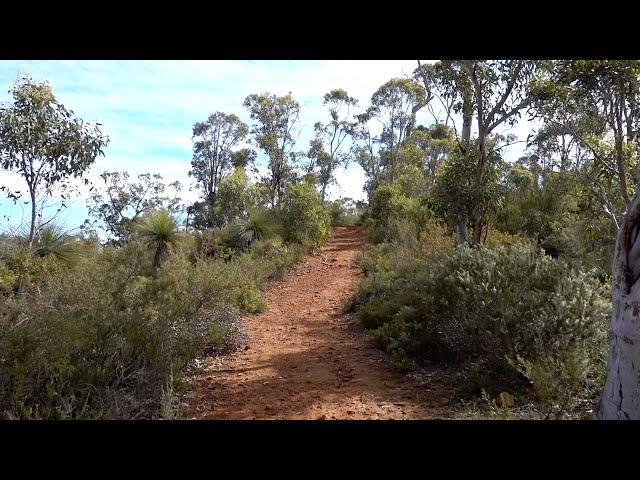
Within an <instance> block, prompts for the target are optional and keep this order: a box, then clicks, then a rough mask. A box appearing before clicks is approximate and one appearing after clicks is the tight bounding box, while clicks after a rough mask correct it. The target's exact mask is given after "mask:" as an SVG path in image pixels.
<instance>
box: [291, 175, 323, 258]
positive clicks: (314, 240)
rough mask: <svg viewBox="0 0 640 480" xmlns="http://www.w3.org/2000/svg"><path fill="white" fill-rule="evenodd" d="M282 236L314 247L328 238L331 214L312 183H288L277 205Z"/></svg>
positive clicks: (320, 244)
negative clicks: (282, 199)
mask: <svg viewBox="0 0 640 480" xmlns="http://www.w3.org/2000/svg"><path fill="white" fill-rule="evenodd" d="M280 215H281V218H282V226H283V237H284V239H285V240H286V241H287V242H295V243H300V244H301V245H304V246H305V247H309V248H318V247H320V246H322V245H323V244H324V243H326V241H327V240H328V239H329V227H330V223H331V217H330V215H329V212H328V211H327V209H326V207H325V206H324V205H323V204H322V200H321V199H320V194H319V193H318V192H317V191H316V189H315V187H314V186H313V185H310V184H307V183H298V184H293V185H290V186H289V187H288V189H287V193H286V196H285V198H284V201H283V202H282V205H281V211H280Z"/></svg>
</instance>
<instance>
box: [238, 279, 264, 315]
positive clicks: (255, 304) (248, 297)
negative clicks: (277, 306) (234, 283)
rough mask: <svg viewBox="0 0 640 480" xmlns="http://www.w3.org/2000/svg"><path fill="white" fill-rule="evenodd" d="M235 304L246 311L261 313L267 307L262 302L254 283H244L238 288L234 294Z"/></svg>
mask: <svg viewBox="0 0 640 480" xmlns="http://www.w3.org/2000/svg"><path fill="white" fill-rule="evenodd" d="M235 305H236V306H237V307H238V308H239V309H240V310H242V311H243V312H247V313H261V312H264V311H265V309H266V308H267V304H266V303H264V300H263V299H262V297H261V296H260V292H258V290H257V287H256V286H255V285H245V286H243V288H240V289H239V291H238V293H237V295H236V299H235Z"/></svg>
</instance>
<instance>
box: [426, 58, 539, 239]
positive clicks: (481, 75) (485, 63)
mask: <svg viewBox="0 0 640 480" xmlns="http://www.w3.org/2000/svg"><path fill="white" fill-rule="evenodd" d="M538 67H539V62H537V61H526V60H482V61H480V60H446V61H441V62H439V63H438V64H436V65H435V66H433V67H432V69H430V70H429V72H430V73H431V72H432V73H433V81H432V83H431V84H429V78H427V76H426V74H424V72H425V69H424V68H423V67H422V66H419V69H418V71H417V72H416V76H422V77H423V78H425V80H424V81H425V84H426V85H431V86H432V87H433V88H435V89H437V91H438V92H439V95H440V96H441V97H442V98H444V99H446V101H447V102H448V103H447V104H448V105H451V110H452V111H453V113H456V114H459V115H461V117H462V129H461V133H460V140H459V142H458V145H459V149H460V155H461V158H466V159H467V160H466V161H469V162H470V163H471V164H472V165H473V166H474V168H473V169H472V171H473V173H472V175H473V180H472V185H471V186H470V192H471V194H472V195H473V197H474V198H473V199H471V201H470V203H469V205H470V206H471V208H470V211H468V212H463V211H459V212H458V215H459V218H457V219H455V223H456V225H457V227H456V233H457V238H458V241H459V242H460V243H470V244H472V245H478V244H480V243H482V238H483V234H484V233H485V231H486V228H487V218H486V217H487V213H488V206H487V205H486V202H484V201H483V199H485V198H486V197H487V196H486V195H485V193H486V192H484V190H485V186H486V184H487V178H486V176H487V172H488V166H489V164H490V159H491V157H492V155H493V153H494V152H492V151H491V150H490V148H489V147H488V145H489V144H490V143H492V144H495V145H496V147H494V150H495V149H498V148H500V146H499V145H498V144H497V143H496V142H495V141H492V142H489V140H490V139H491V137H495V135H496V133H498V132H499V130H500V129H501V128H503V127H506V126H513V125H514V124H515V123H516V122H517V121H518V119H519V118H520V117H521V115H522V113H523V112H525V111H526V110H527V109H528V108H529V107H530V106H531V104H532V102H533V100H534V98H535V97H534V95H533V94H532V85H534V83H535V82H534V81H533V80H534V77H535V75H536V73H537V70H538ZM473 120H475V126H476V130H477V136H476V138H475V139H474V140H473V141H472V138H471V133H472V126H473ZM454 128H455V126H454ZM469 173H471V172H469ZM469 233H470V234H471V235H470V236H469Z"/></svg>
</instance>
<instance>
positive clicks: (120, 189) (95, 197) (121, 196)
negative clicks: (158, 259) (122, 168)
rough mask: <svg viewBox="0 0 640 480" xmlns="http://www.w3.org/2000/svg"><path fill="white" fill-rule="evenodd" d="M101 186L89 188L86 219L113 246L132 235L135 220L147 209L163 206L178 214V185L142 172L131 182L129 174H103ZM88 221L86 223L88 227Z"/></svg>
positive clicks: (179, 201) (156, 175)
mask: <svg viewBox="0 0 640 480" xmlns="http://www.w3.org/2000/svg"><path fill="white" fill-rule="evenodd" d="M100 178H102V180H103V181H104V186H103V187H98V188H97V189H95V187H92V189H93V193H92V194H91V196H90V197H89V198H88V200H87V207H88V209H89V216H90V217H92V218H93V219H94V223H95V222H97V223H98V224H99V226H100V228H102V229H103V230H104V231H105V232H106V233H107V234H108V235H109V236H110V237H112V238H113V240H114V242H115V243H116V244H122V243H123V242H124V241H125V240H126V239H127V237H128V236H129V234H131V233H132V232H133V226H134V224H135V223H136V221H137V220H138V219H139V218H140V217H141V216H142V215H143V214H144V213H145V212H147V211H148V210H152V209H154V208H160V207H164V208H165V209H167V210H168V211H169V212H171V213H172V214H177V213H180V212H179V211H180V204H181V200H180V198H179V197H178V192H179V191H180V189H181V185H180V183H179V182H173V183H171V184H170V185H169V189H170V190H171V191H172V192H173V195H172V196H168V195H167V194H166V189H167V185H166V184H165V183H164V182H163V180H162V176H161V175H158V174H150V173H143V174H140V175H138V176H137V178H136V180H131V179H130V176H129V173H128V172H103V173H102V174H101V175H100ZM89 224H90V222H88V221H87V222H85V225H89Z"/></svg>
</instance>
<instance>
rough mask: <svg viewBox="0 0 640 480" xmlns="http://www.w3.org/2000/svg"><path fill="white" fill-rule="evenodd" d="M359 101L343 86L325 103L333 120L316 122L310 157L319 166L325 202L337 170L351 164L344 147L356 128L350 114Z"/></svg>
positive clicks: (322, 194) (328, 96)
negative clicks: (328, 188)
mask: <svg viewBox="0 0 640 480" xmlns="http://www.w3.org/2000/svg"><path fill="white" fill-rule="evenodd" d="M357 104H358V101H357V100H356V99H355V98H353V97H350V96H349V95H348V94H347V92H346V91H344V90H342V89H336V90H331V91H330V92H329V93H327V94H325V96H324V102H323V105H328V107H329V116H330V117H331V120H329V121H328V122H327V123H322V122H317V123H316V124H315V125H314V130H315V138H314V139H313V140H311V141H310V142H309V143H310V148H309V153H308V156H309V158H311V159H312V160H313V161H314V164H315V166H317V167H318V168H319V174H318V181H319V183H320V197H321V199H322V201H323V202H324V201H325V195H326V189H327V187H328V186H329V185H330V184H331V183H333V182H335V177H334V172H335V171H336V169H337V168H338V167H340V166H342V165H344V166H346V165H347V164H348V163H349V152H348V151H347V150H345V149H344V145H345V141H346V140H347V138H348V137H349V136H350V135H351V133H352V131H353V123H352V122H350V121H349V120H350V114H351V110H352V108H353V107H355V106H356V105H357Z"/></svg>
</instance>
